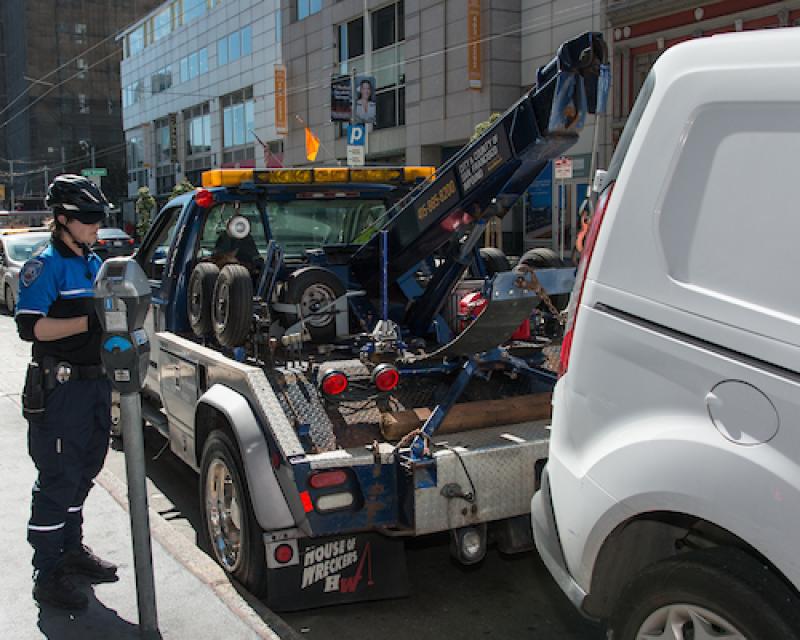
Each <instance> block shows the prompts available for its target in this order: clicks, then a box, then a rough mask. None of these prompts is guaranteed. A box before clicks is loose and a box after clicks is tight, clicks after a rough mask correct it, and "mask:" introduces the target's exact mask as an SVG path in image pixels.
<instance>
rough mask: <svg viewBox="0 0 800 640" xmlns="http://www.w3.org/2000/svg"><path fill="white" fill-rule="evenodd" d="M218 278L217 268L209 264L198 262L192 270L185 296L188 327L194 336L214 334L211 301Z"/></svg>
mask: <svg viewBox="0 0 800 640" xmlns="http://www.w3.org/2000/svg"><path fill="white" fill-rule="evenodd" d="M218 277H219V267H217V265H215V264H212V263H211V262H200V263H199V264H197V265H196V266H195V268H194V269H192V275H191V276H190V277H189V291H188V295H187V296H186V312H187V314H188V316H189V325H190V326H191V327H192V331H194V333H195V335H198V336H200V337H203V336H207V335H209V334H211V333H213V332H214V321H213V319H212V318H211V300H212V299H213V297H214V285H215V284H216V283H217V278H218Z"/></svg>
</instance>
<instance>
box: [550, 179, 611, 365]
mask: <svg viewBox="0 0 800 640" xmlns="http://www.w3.org/2000/svg"><path fill="white" fill-rule="evenodd" d="M612 191H614V185H613V184H611V185H610V186H609V187H607V188H606V190H605V191H603V193H602V194H601V196H600V200H598V202H597V209H595V212H594V215H593V216H592V222H591V224H590V226H589V233H587V234H586V240H585V241H584V245H583V252H582V253H581V259H580V262H578V272H577V273H576V274H575V285H574V286H573V288H572V295H571V296H570V297H569V307H568V309H567V324H566V327H565V328H564V340H563V341H562V343H561V356H560V359H559V360H560V361H559V369H558V375H559V377H561V376H563V375H564V374H565V373H566V372H567V368H568V367H569V356H570V352H571V351H572V340H573V338H574V337H575V320H576V319H577V317H578V309H579V307H580V306H581V298H583V286H584V284H586V274H587V272H588V271H589V263H590V262H591V260H592V254H593V253H594V245H595V243H596V242H597V234H598V233H599V232H600V225H601V224H602V223H603V218H604V217H605V215H606V209H607V208H608V201H609V200H610V199H611V192H612Z"/></svg>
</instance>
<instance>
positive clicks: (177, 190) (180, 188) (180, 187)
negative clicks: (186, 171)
mask: <svg viewBox="0 0 800 640" xmlns="http://www.w3.org/2000/svg"><path fill="white" fill-rule="evenodd" d="M190 191H194V185H193V184H192V183H191V182H189V181H188V180H187V179H186V178H184V179H183V180H181V181H180V182H179V183H178V184H176V185H175V186H174V187H173V188H172V193H170V194H169V199H170V200H172V199H173V198H177V197H178V196H181V195H183V194H184V193H189V192H190Z"/></svg>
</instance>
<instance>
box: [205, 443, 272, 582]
mask: <svg viewBox="0 0 800 640" xmlns="http://www.w3.org/2000/svg"><path fill="white" fill-rule="evenodd" d="M200 510H201V512H202V517H203V523H202V525H201V527H200V536H201V543H202V544H203V546H205V547H206V548H208V549H210V550H211V553H212V554H213V557H214V559H215V560H216V561H217V562H218V563H219V565H220V566H221V567H222V568H223V569H224V570H225V572H226V573H228V574H229V575H231V576H232V577H233V578H236V580H238V581H239V582H241V583H242V584H244V585H245V586H246V587H247V589H248V590H249V591H250V592H251V593H253V594H255V595H256V596H264V595H265V594H266V591H267V564H266V559H265V551H264V541H263V538H262V534H263V532H262V530H261V527H259V526H258V522H257V521H256V517H255V514H254V513H253V506H252V503H251V501H250V491H249V490H248V487H247V482H246V481H245V474H244V466H243V465H242V458H241V455H240V454H239V448H238V447H237V446H236V444H235V443H234V442H233V441H232V440H231V438H230V436H229V435H228V434H227V433H225V432H223V431H214V432H212V433H211V435H210V436H209V437H208V440H206V443H205V446H204V447H203V456H202V458H201V462H200Z"/></svg>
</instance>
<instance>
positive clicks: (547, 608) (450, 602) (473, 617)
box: [0, 314, 605, 640]
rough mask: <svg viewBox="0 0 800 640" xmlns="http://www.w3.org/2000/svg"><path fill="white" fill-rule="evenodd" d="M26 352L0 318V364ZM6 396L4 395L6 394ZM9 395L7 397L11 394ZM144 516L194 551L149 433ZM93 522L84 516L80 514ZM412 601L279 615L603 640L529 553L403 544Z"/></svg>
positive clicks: (184, 482)
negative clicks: (469, 561)
mask: <svg viewBox="0 0 800 640" xmlns="http://www.w3.org/2000/svg"><path fill="white" fill-rule="evenodd" d="M29 353H30V349H29V347H28V346H27V345H25V344H24V343H22V342H20V340H19V339H18V338H17V335H16V330H15V327H14V322H13V320H12V319H11V318H10V317H9V316H8V315H5V314H3V315H0V360H1V361H2V362H4V363H6V365H7V366H10V367H11V368H12V369H13V370H15V371H19V370H22V369H24V366H25V362H26V361H27V359H28V357H29ZM18 384H19V383H18V382H17V380H16V377H15V379H14V380H8V379H3V377H2V376H0V392H6V393H13V392H19V390H17V389H16V388H15V386H16V385H18ZM5 387H8V388H7V389H6V388H5ZM12 387H14V388H12ZM145 446H146V452H147V475H148V496H149V500H150V506H151V507H153V508H154V509H156V510H157V511H158V512H159V513H161V515H162V516H164V518H166V519H167V520H168V521H170V523H171V524H172V525H173V526H174V528H175V535H179V536H185V537H187V538H188V539H189V540H191V541H192V542H194V543H195V544H196V542H197V534H196V531H197V527H199V526H200V511H199V508H198V495H197V494H198V488H197V476H196V474H195V473H194V472H193V471H192V470H191V469H189V468H188V467H187V466H185V465H184V464H183V462H181V461H180V460H179V459H178V458H177V457H176V456H174V455H173V454H172V453H171V452H170V451H169V448H168V447H167V446H166V441H165V440H164V439H163V438H162V437H161V436H160V435H159V434H157V433H156V432H155V431H153V430H149V431H148V432H147V434H146V438H145ZM106 469H107V470H109V471H111V472H112V473H113V474H115V475H116V476H117V477H119V478H120V479H121V480H122V481H123V482H124V481H125V458H124V454H123V452H122V451H121V446H120V442H119V441H113V442H112V447H111V449H110V451H109V455H108V458H107V460H106ZM87 517H91V514H87ZM406 557H407V566H408V574H409V580H410V587H411V595H410V596H409V597H407V598H402V599H396V600H387V601H380V602H368V603H362V604H352V605H342V606H338V607H328V608H322V609H314V610H309V611H303V612H298V613H291V614H284V615H282V617H283V619H284V620H285V621H286V622H287V623H289V625H291V626H292V627H293V628H294V629H295V630H297V631H298V632H299V633H301V634H302V635H303V636H305V637H308V638H309V639H320V640H322V639H325V640H340V639H341V640H345V639H346V640H352V639H353V638H364V639H366V638H376V639H386V640H395V639H397V640H400V639H401V638H402V639H403V640H408V639H409V638H413V640H433V639H442V638H448V639H449V638H458V639H459V640H473V639H486V640H494V639H496V640H500V639H502V640H509V639H514V640H517V639H523V638H525V639H531V640H600V639H601V638H604V637H605V634H604V633H603V631H602V630H601V629H600V628H598V627H596V626H595V625H592V624H591V623H589V622H587V621H586V620H584V619H583V618H582V617H581V616H580V615H579V614H577V613H576V612H575V610H574V609H573V608H572V605H571V604H570V603H569V602H568V600H567V599H566V598H565V597H564V596H563V594H562V593H561V591H560V590H559V589H558V587H557V586H556V584H555V583H554V582H553V580H552V578H551V577H550V575H549V573H548V572H547V569H546V568H545V567H544V565H543V564H542V562H541V560H540V559H539V557H538V556H537V555H536V554H535V553H534V552H530V553H525V554H519V555H514V556H503V555H501V554H499V553H498V552H497V551H496V550H495V549H490V550H489V552H488V554H487V557H486V559H485V560H484V561H483V562H482V563H481V564H480V565H478V566H477V567H472V568H468V569H467V568H464V567H462V566H460V565H457V564H455V563H454V562H453V561H452V560H451V559H450V555H449V552H448V538H447V536H446V535H440V536H430V537H427V538H424V539H420V540H414V541H410V542H409V543H408V544H407V548H406Z"/></svg>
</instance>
